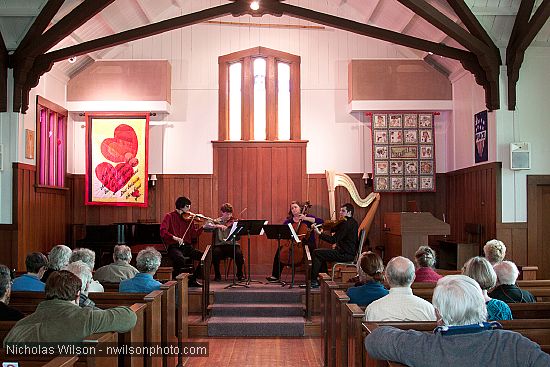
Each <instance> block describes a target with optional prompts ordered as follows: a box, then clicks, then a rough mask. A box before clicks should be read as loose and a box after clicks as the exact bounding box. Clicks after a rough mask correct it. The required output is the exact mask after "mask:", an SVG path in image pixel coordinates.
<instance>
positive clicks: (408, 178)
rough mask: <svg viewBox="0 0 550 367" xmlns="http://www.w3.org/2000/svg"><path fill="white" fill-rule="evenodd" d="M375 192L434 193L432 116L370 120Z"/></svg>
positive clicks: (391, 115) (390, 116) (383, 115)
mask: <svg viewBox="0 0 550 367" xmlns="http://www.w3.org/2000/svg"><path fill="white" fill-rule="evenodd" d="M372 144H373V149H372V156H373V171H374V172H373V174H374V180H373V182H374V191H377V192H403V191H435V135H434V122H433V114H432V113H403V114H402V113H375V114H373V117H372Z"/></svg>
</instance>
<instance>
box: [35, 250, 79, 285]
mask: <svg viewBox="0 0 550 367" xmlns="http://www.w3.org/2000/svg"><path fill="white" fill-rule="evenodd" d="M71 254H72V250H71V249H70V248H69V247H67V246H65V245H57V246H54V247H53V248H52V249H51V250H50V253H49V254H48V266H47V269H46V272H45V273H44V275H43V276H42V281H43V282H44V283H46V281H47V280H48V277H49V276H50V275H51V274H52V273H53V272H54V271H58V270H62V269H65V267H66V266H67V265H69V259H70V258H71Z"/></svg>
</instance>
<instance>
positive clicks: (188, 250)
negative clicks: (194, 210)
mask: <svg viewBox="0 0 550 367" xmlns="http://www.w3.org/2000/svg"><path fill="white" fill-rule="evenodd" d="M190 209H191V200H189V199H188V198H186V197H185V196H181V197H179V198H178V199H177V200H176V210H174V211H173V212H170V213H168V214H166V215H165V216H164V219H163V220H162V223H161V225H160V236H161V238H162V240H163V242H164V243H165V244H166V245H168V257H170V259H172V262H173V266H174V276H176V275H178V274H179V273H181V270H182V269H183V267H184V266H185V257H188V258H189V257H190V258H191V259H193V260H198V261H200V259H201V257H202V252H201V251H199V250H197V249H195V248H194V247H193V244H195V243H197V240H198V238H199V235H200V234H201V232H202V224H201V223H199V222H198V221H197V219H198V218H197V216H196V215H194V214H191V212H190ZM199 275H200V266H197V267H196V268H195V270H194V271H193V274H192V275H191V276H190V277H189V286H190V287H200V286H201V285H200V284H199V283H198V282H197V277H198V276H199Z"/></svg>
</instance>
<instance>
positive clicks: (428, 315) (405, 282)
mask: <svg viewBox="0 0 550 367" xmlns="http://www.w3.org/2000/svg"><path fill="white" fill-rule="evenodd" d="M414 277H415V275H414V264H413V263H412V261H411V260H409V259H407V258H406V257H402V256H397V257H394V258H393V259H391V260H390V261H389V262H388V266H386V280H387V282H388V284H389V285H390V294H388V295H387V296H384V297H382V298H380V299H378V300H376V301H374V302H372V303H371V304H370V305H368V306H367V309H366V311H365V320H368V321H435V310H434V307H433V306H432V304H431V303H430V302H428V301H426V300H424V299H422V298H420V297H417V296H415V295H414V294H413V292H412V289H411V284H412V283H413V282H414Z"/></svg>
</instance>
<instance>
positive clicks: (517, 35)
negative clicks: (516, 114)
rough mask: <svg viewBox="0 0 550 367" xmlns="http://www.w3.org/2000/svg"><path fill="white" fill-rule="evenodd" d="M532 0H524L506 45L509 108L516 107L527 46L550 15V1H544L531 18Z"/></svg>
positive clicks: (513, 108)
mask: <svg viewBox="0 0 550 367" xmlns="http://www.w3.org/2000/svg"><path fill="white" fill-rule="evenodd" d="M532 9H533V4H532V0H528V1H525V2H522V3H521V5H520V7H519V11H518V16H517V18H516V22H515V23H514V29H513V30H512V36H511V37H510V41H509V43H508V47H506V66H507V73H508V109H509V110H515V109H516V102H517V101H516V86H517V82H518V80H519V70H520V68H521V65H522V63H523V59H524V57H525V51H526V50H527V47H529V45H530V44H531V42H533V40H534V39H535V37H536V36H537V34H538V33H539V31H540V30H541V28H542V27H543V26H544V24H545V23H546V21H547V20H548V18H549V17H550V1H544V2H543V3H542V4H540V6H539V7H538V9H537V10H536V11H535V14H533V16H532V17H531V20H529V16H530V14H531V12H532Z"/></svg>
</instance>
